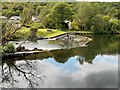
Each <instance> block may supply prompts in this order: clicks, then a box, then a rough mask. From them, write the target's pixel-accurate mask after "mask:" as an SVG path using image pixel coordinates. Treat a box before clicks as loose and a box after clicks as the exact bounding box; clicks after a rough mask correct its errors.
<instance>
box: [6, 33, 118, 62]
mask: <svg viewBox="0 0 120 90" xmlns="http://www.w3.org/2000/svg"><path fill="white" fill-rule="evenodd" d="M118 41H119V37H116V36H107V35H105V36H102V35H100V36H98V35H97V36H93V40H92V42H90V43H89V45H88V47H84V48H83V47H82V48H81V47H76V48H68V49H59V50H51V51H50V52H42V53H38V54H32V55H26V56H22V57H21V56H20V57H14V60H16V58H17V60H23V59H24V60H37V59H40V60H43V59H45V58H46V59H47V58H52V57H53V58H54V59H55V61H56V62H58V63H65V62H67V61H68V59H69V58H70V57H74V56H79V57H78V58H77V60H79V62H80V64H82V63H83V62H84V61H85V62H88V63H92V61H93V60H94V58H95V57H96V55H98V54H101V55H102V54H108V55H113V54H117V53H118ZM52 43H54V42H52ZM81 56H82V57H83V58H85V60H82V59H81ZM8 58H10V57H8ZM12 58H13V57H12Z"/></svg>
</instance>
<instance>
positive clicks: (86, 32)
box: [68, 31, 92, 34]
mask: <svg viewBox="0 0 120 90" xmlns="http://www.w3.org/2000/svg"><path fill="white" fill-rule="evenodd" d="M68 32H69V33H84V34H90V33H92V32H90V31H68Z"/></svg>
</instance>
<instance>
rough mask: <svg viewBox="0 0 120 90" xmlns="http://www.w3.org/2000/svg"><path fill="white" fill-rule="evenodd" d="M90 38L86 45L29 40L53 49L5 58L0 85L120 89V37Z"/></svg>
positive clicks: (38, 45)
mask: <svg viewBox="0 0 120 90" xmlns="http://www.w3.org/2000/svg"><path fill="white" fill-rule="evenodd" d="M90 37H91V38H92V41H91V42H89V43H88V44H87V45H86V46H84V47H83V46H81V45H78V44H75V43H73V42H65V43H64V44H63V42H62V44H61V42H60V41H57V40H55V41H54V40H50V41H46V40H43V41H38V42H37V44H36V43H29V42H28V43H25V44H24V45H25V46H26V48H29V49H30V48H31V49H33V48H32V47H33V46H36V47H37V48H39V47H40V49H48V50H50V52H49V53H48V54H46V53H41V54H33V55H28V56H26V57H24V56H23V57H18V58H16V57H15V58H8V59H6V60H2V62H1V63H0V67H1V68H2V71H1V77H2V78H0V81H2V82H1V83H0V87H4V88H8V87H9V88H10V87H17V88H29V87H36V88H117V87H118V57H119V53H118V49H119V48H118V40H119V39H120V38H119V36H116V35H115V36H114V35H93V36H90ZM17 43H18V42H17ZM14 44H15V42H14Z"/></svg>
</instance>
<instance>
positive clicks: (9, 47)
mask: <svg viewBox="0 0 120 90" xmlns="http://www.w3.org/2000/svg"><path fill="white" fill-rule="evenodd" d="M4 51H5V53H15V51H16V49H15V47H14V45H13V44H7V45H6V46H5V47H4Z"/></svg>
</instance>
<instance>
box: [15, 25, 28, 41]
mask: <svg viewBox="0 0 120 90" xmlns="http://www.w3.org/2000/svg"><path fill="white" fill-rule="evenodd" d="M29 35H30V29H29V28H26V27H22V29H20V30H18V31H17V32H16V33H15V36H16V37H19V38H22V39H24V38H27V37H28V36H29Z"/></svg>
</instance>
